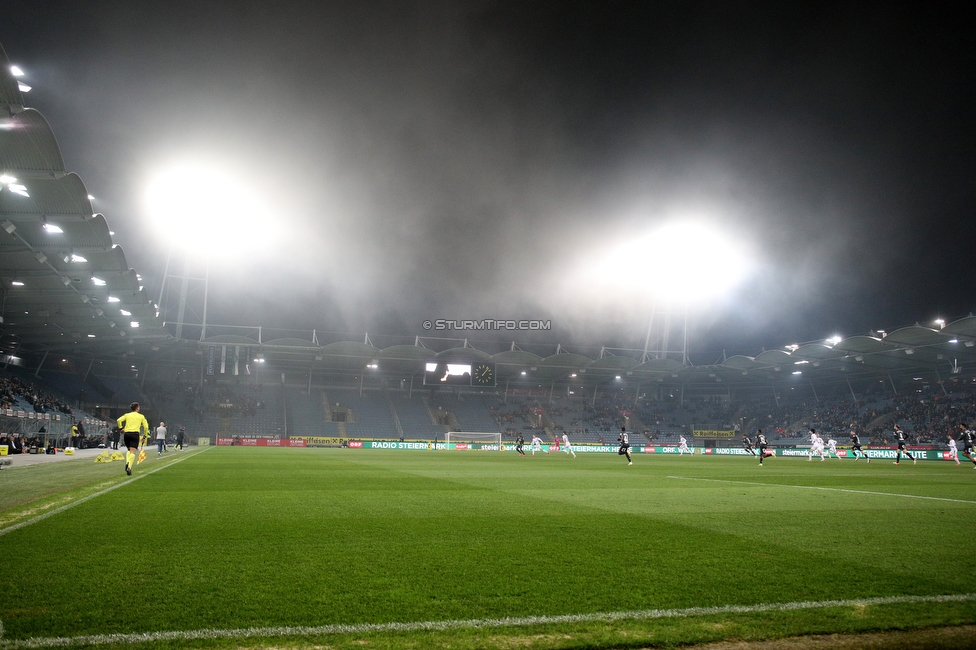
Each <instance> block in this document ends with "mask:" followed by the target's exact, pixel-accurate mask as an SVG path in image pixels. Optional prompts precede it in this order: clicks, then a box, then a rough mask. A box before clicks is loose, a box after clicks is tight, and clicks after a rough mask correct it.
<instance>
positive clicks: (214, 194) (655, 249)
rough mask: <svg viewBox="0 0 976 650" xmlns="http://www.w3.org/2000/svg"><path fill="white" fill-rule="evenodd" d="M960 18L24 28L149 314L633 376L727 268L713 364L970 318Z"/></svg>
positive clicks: (444, 12) (418, 20) (55, 112)
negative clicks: (664, 302) (201, 273)
mask: <svg viewBox="0 0 976 650" xmlns="http://www.w3.org/2000/svg"><path fill="white" fill-rule="evenodd" d="M965 18H966V16H963V15H961V14H957V13H954V12H953V11H952V10H950V9H945V8H929V7H925V8H912V9H903V8H899V7H894V6H891V7H887V8H886V9H885V11H884V12H878V11H876V10H875V9H874V8H871V7H857V6H844V5H822V4H810V5H803V6H799V5H794V4H789V5H785V6H784V5H781V4H772V3H771V4H768V5H761V4H760V5H757V4H748V5H727V6H721V5H704V4H701V5H696V4H685V3H679V4H676V5H656V4H650V3H601V2H591V3H586V2H582V3H562V2H560V3H508V2H463V3H459V2H437V3H435V2H423V3H403V2H394V3H382V2H369V3H334V4H328V5H322V4H320V3H314V2H280V3H241V2H208V3H205V4H201V3H184V2H166V3H130V2H90V3H76V2H47V3H43V4H42V5H39V4H38V3H36V2H35V3H29V2H20V1H17V0H13V1H8V2H6V3H5V6H4V8H3V10H2V20H0V43H3V46H4V49H5V50H6V52H7V54H8V56H9V57H10V59H11V62H13V63H16V64H17V65H19V66H20V67H21V68H23V69H24V71H25V72H26V76H25V83H28V84H30V85H31V86H32V90H31V92H30V94H29V96H27V97H26V100H25V101H27V103H28V104H29V105H30V106H32V107H35V108H37V109H39V110H40V111H42V112H43V114H44V116H45V117H46V118H47V119H48V121H49V122H50V124H51V126H52V128H53V130H54V133H55V134H56V135H57V138H58V142H59V144H60V147H61V150H62V151H63V153H64V157H65V163H66V167H67V168H68V169H70V170H72V171H76V172H77V173H78V174H79V175H80V176H81V177H82V178H83V179H84V181H85V184H86V186H87V188H88V189H89V191H90V192H91V193H92V195H93V196H94V197H95V198H94V205H95V208H96V210H97V211H98V212H101V213H104V214H105V215H106V218H107V220H108V223H109V225H110V226H111V228H112V230H113V231H114V232H115V236H114V240H115V241H117V242H119V243H120V244H121V245H122V246H123V247H124V249H125V251H126V255H127V259H128V261H129V263H130V265H131V266H133V267H134V268H136V269H137V270H138V271H139V272H140V273H141V274H142V275H143V277H144V278H145V280H146V284H147V288H148V289H149V291H150V293H151V294H152V295H155V293H156V292H157V291H158V290H159V289H158V287H159V283H160V281H161V278H162V275H163V269H164V267H165V265H166V262H167V256H168V253H169V252H170V250H171V247H172V246H177V247H183V246H186V247H188V248H191V249H192V250H193V251H194V253H193V254H194V255H195V256H197V259H201V258H202V259H207V260H209V261H210V263H211V283H210V307H209V308H210V310H211V313H210V319H211V321H212V322H215V323H239V324H254V325H259V324H260V325H264V326H265V327H281V328H294V329H309V330H310V329H312V328H318V329H320V330H323V329H328V330H336V331H344V332H361V331H368V332H370V333H376V334H397V335H406V336H413V335H417V334H421V335H423V334H424V333H425V332H424V330H423V329H422V326H421V323H422V322H423V321H424V320H425V319H436V318H447V319H462V318H463V319H482V318H514V319H525V318H540V319H551V321H552V326H553V332H550V333H547V334H546V335H545V337H546V340H549V341H553V342H554V341H557V340H559V341H561V342H563V343H576V344H591V345H592V344H600V343H602V342H608V343H614V344H617V345H623V346H627V345H629V346H632V347H639V345H640V343H641V342H642V340H643V334H644V330H645V328H646V327H647V321H648V317H649V314H650V312H651V309H652V304H653V302H654V300H655V296H658V299H660V298H659V294H658V293H657V292H659V291H660V290H661V288H662V287H674V286H675V285H676V284H677V285H678V286H682V285H680V283H681V282H682V281H683V280H682V279H687V278H688V277H689V276H690V275H691V274H694V273H696V272H697V271H698V270H700V269H703V268H704V269H710V270H711V271H712V275H711V276H708V277H710V278H711V279H709V280H706V281H705V282H704V284H703V286H706V287H710V288H716V286H717V285H718V283H719V281H720V280H721V281H726V280H728V281H729V282H727V286H723V287H721V288H723V289H724V290H723V291H721V292H719V291H716V292H714V295H712V296H710V297H709V300H707V301H700V303H698V304H696V305H695V307H694V313H695V317H694V319H693V321H692V322H693V326H694V334H693V337H692V351H693V352H698V353H699V354H702V355H704V356H705V357H707V356H708V355H709V354H712V353H714V352H716V351H717V352H718V353H719V354H721V351H722V350H723V349H728V350H729V352H730V353H731V352H733V351H735V352H742V353H746V354H752V353H755V352H756V351H758V349H759V348H761V347H762V346H777V345H783V344H786V343H791V342H794V341H810V340H816V339H823V338H826V337H828V336H830V335H833V334H842V335H845V336H847V335H852V334H857V333H866V332H867V331H869V330H872V329H876V328H885V327H888V328H894V327H897V326H900V325H907V324H910V323H913V322H916V321H919V322H923V323H926V322H931V320H933V319H935V318H937V317H943V318H956V317H960V316H964V315H966V314H967V313H969V312H970V311H972V309H973V303H974V300H973V296H972V291H971V287H972V286H973V285H974V281H976V277H974V276H976V270H974V267H973V265H972V264H971V263H969V261H968V258H969V257H970V256H971V253H970V251H969V248H970V242H971V241H973V236H974V234H976V220H974V218H973V217H974V208H976V191H974V189H976V185H974V178H976V173H974V172H976V164H974V162H976V161H974V155H976V154H974V152H976V146H974V145H976V142H974V139H976V138H974V129H973V127H972V123H971V119H969V118H970V113H971V110H972V106H973V99H974V97H973V89H974V88H976V85H974V80H973V74H974V72H973V71H974V70H976V61H974V58H976V55H974V52H976V47H974V44H973V36H972V33H971V30H970V29H969V26H970V25H971V21H967V20H965ZM689 227H690V228H691V232H692V233H695V232H698V233H702V234H701V236H692V237H690V238H685V239H680V238H679V239H677V240H675V239H668V238H666V237H662V236H661V232H662V229H663V231H664V232H673V231H674V229H675V228H679V229H681V228H684V229H685V230H684V231H683V232H685V233H687V232H689V231H688V228H689ZM696 228H697V229H699V230H695V229H696ZM716 233H717V234H716ZM669 273H670V274H674V275H673V276H672V275H669ZM732 280H735V281H734V282H732ZM693 293H695V290H693V289H691V288H685V289H683V290H682V291H681V292H679V293H678V297H672V298H671V300H674V301H683V299H684V297H687V296H690V295H691V294H693ZM459 335H460V336H463V334H459ZM478 336H479V337H480V338H487V337H490V335H488V334H479V335H478ZM499 336H500V337H501V338H505V337H508V338H509V339H510V338H512V336H511V335H510V334H501V335H499ZM527 337H528V335H523V334H521V333H519V334H518V335H516V336H515V338H527ZM528 338H530V337H528ZM713 356H714V355H713ZM708 361H709V362H710V361H713V359H709V360H708Z"/></svg>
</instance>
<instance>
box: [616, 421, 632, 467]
mask: <svg viewBox="0 0 976 650" xmlns="http://www.w3.org/2000/svg"><path fill="white" fill-rule="evenodd" d="M617 441H618V442H619V443H620V449H618V450H617V454H618V455H620V456H626V457H627V464H628V465H633V464H634V459H633V458H631V457H630V436H628V435H627V427H620V435H619V436H617Z"/></svg>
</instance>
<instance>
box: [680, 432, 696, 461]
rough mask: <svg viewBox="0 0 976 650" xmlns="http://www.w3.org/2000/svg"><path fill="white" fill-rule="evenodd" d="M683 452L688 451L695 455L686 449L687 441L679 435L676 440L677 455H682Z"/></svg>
mask: <svg viewBox="0 0 976 650" xmlns="http://www.w3.org/2000/svg"><path fill="white" fill-rule="evenodd" d="M685 452H688V453H689V454H691V455H692V456H694V455H695V452H693V451H692V450H690V449H688V441H687V440H685V437H684V436H681V438H680V439H679V440H678V455H679V456H683V455H684V453H685Z"/></svg>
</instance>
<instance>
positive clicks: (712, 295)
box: [583, 219, 756, 306]
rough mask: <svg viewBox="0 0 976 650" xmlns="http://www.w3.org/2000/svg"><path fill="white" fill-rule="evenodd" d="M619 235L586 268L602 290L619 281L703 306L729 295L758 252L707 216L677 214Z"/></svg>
mask: <svg viewBox="0 0 976 650" xmlns="http://www.w3.org/2000/svg"><path fill="white" fill-rule="evenodd" d="M621 240H622V241H621V243H620V244H618V245H617V246H615V247H612V248H610V249H609V250H608V251H607V252H606V253H605V254H604V255H602V256H600V257H598V258H597V262H596V263H595V265H594V266H593V267H590V268H587V269H584V271H583V273H584V277H585V278H588V279H589V281H590V282H591V283H592V282H597V283H598V285H596V286H598V287H599V291H601V292H604V291H605V288H606V287H607V286H615V287H619V288H620V289H621V290H622V291H625V292H627V294H628V295H633V294H634V292H638V293H641V294H645V295H648V297H650V298H651V299H653V300H660V301H664V302H668V303H674V304H684V305H688V306H702V305H703V304H707V303H709V302H712V301H714V300H717V299H719V298H721V297H722V296H725V295H727V294H728V293H729V292H730V291H731V290H732V289H734V288H735V287H736V286H738V285H739V284H740V283H741V282H743V281H744V280H745V279H746V278H747V277H749V276H750V275H752V273H753V272H754V269H755V267H754V264H753V262H752V260H754V259H756V256H754V255H752V254H751V252H750V251H749V250H748V246H747V245H746V244H745V243H744V242H742V241H739V240H738V239H736V238H734V237H732V236H730V235H729V234H727V233H726V232H724V231H723V230H722V229H720V228H719V227H717V226H715V225H714V224H711V223H708V222H706V221H703V220H695V219H679V220H676V221H672V222H669V223H665V224H664V225H661V226H659V227H657V228H655V229H653V230H651V231H650V232H647V233H646V234H643V235H640V234H638V235H637V236H634V234H633V233H625V234H623V235H622V236H621ZM638 262H639V263H638ZM635 264H636V266H635ZM635 269H639V270H638V271H637V272H635Z"/></svg>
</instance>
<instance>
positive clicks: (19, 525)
mask: <svg viewBox="0 0 976 650" xmlns="http://www.w3.org/2000/svg"><path fill="white" fill-rule="evenodd" d="M204 451H206V449H203V450H201V451H198V452H195V453H192V454H187V455H186V456H182V457H180V458H178V459H177V460H174V461H172V462H169V463H166V464H165V465H162V466H160V467H157V468H156V469H152V470H149V471H148V472H140V473H139V474H136V475H135V476H133V477H132V478H130V479H128V480H125V481H122V482H121V483H117V484H115V485H113V486H112V487H107V488H105V489H104V490H99V491H98V492H95V493H94V494H89V495H88V496H86V497H82V498H80V499H78V500H77V501H72V502H71V503H66V504H65V505H63V506H61V507H60V508H55V509H54V510H51V511H50V512H45V513H44V514H42V515H37V516H36V517H31V518H30V519H25V520H24V521H21V522H19V523H16V524H11V525H10V526H7V527H6V528H0V537H3V536H4V535H6V534H7V533H12V532H14V531H15V530H18V529H20V528H23V527H25V526H30V525H31V524H36V523H37V522H39V521H41V520H42V519H47V518H48V517H53V516H54V515H57V514H60V513H62V512H64V511H65V510H67V509H68V508H74V507H75V506H76V505H79V504H81V503H84V502H85V501H90V500H92V499H94V498H95V497H100V496H102V495H103V494H106V493H108V492H111V491H112V490H117V489H118V488H120V487H123V486H126V485H129V484H131V483H132V482H133V481H138V480H139V479H141V478H143V477H146V476H149V475H150V474H155V473H156V472H158V471H159V470H161V469H166V468H167V467H172V466H173V465H175V464H176V463H180V462H182V461H184V460H186V459H187V458H191V457H193V456H196V455H197V454H200V453H203V452H204ZM2 630H3V628H2V627H0V631H2Z"/></svg>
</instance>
